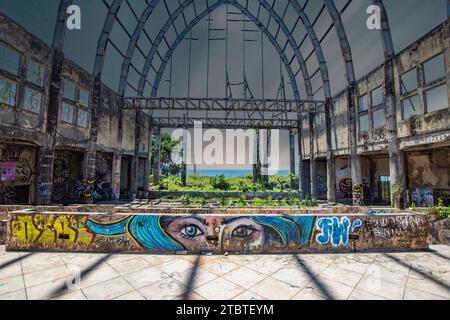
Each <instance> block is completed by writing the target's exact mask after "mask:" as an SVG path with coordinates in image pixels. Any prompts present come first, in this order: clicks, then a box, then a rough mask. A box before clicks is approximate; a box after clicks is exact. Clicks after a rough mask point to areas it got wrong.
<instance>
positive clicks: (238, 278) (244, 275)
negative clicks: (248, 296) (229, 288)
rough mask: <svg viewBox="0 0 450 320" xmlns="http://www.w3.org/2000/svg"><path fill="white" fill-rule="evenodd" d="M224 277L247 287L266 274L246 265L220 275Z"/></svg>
mask: <svg viewBox="0 0 450 320" xmlns="http://www.w3.org/2000/svg"><path fill="white" fill-rule="evenodd" d="M222 277H223V278H224V279H226V280H228V281H231V282H233V283H234V284H237V285H238V286H241V287H243V288H245V289H248V288H250V287H252V286H254V285H256V284H257V283H258V282H260V281H261V280H263V279H264V278H266V277H267V276H266V275H264V274H262V273H259V272H257V271H255V270H252V269H249V268H247V267H240V268H239V269H235V270H233V271H231V272H229V273H227V274H225V275H223V276H222Z"/></svg>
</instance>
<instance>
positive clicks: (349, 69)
mask: <svg viewBox="0 0 450 320" xmlns="http://www.w3.org/2000/svg"><path fill="white" fill-rule="evenodd" d="M123 1H124V0H113V2H112V4H111V5H110V6H109V8H108V14H107V17H106V19H105V22H104V25H103V28H102V32H101V34H100V37H99V40H98V43H97V51H96V57H95V64H94V70H93V74H94V76H95V77H96V78H97V79H100V78H101V74H102V71H103V66H104V60H105V52H106V48H107V45H108V41H109V37H110V33H111V31H112V28H113V26H114V23H115V21H116V20H117V13H118V12H119V10H120V7H121V5H122V4H123ZM193 1H194V0H186V1H184V2H183V4H181V3H180V6H179V7H178V8H177V9H176V11H175V12H173V13H172V15H171V16H170V17H169V19H168V21H167V22H166V24H165V25H164V27H163V28H162V29H161V30H160V33H159V34H158V37H157V39H156V40H155V42H154V43H152V49H151V51H150V53H149V55H148V56H147V57H146V63H145V66H144V70H143V72H142V73H141V79H140V81H139V88H138V95H142V94H143V91H144V88H145V83H146V80H147V77H148V72H149V71H150V67H151V62H152V60H153V57H154V56H155V54H156V53H157V49H158V46H159V44H160V43H161V40H162V39H163V37H164V35H165V33H166V32H167V31H168V29H169V28H170V26H171V25H172V24H173V21H174V20H173V18H174V17H175V18H176V16H178V15H179V14H180V13H182V12H183V10H184V8H185V7H187V6H188V5H190V4H191V3H192V2H193ZM323 1H324V4H325V7H326V8H327V10H328V12H329V14H330V17H331V19H332V21H333V25H334V28H335V30H336V33H337V35H338V39H339V43H340V46H341V51H342V56H343V59H344V63H345V70H346V77H347V85H348V88H352V94H351V97H349V98H350V99H354V98H355V96H354V94H355V92H354V85H355V81H356V79H355V72H354V65H353V60H352V54H351V48H350V44H349V41H348V38H347V35H346V31H345V27H344V25H343V23H342V20H341V16H340V13H339V12H338V10H337V8H336V6H335V4H334V1H333V0H323ZM258 2H259V3H260V5H261V6H262V7H263V8H264V9H266V10H267V11H268V12H269V14H270V16H271V17H272V18H273V19H274V20H275V21H276V22H277V23H278V25H279V27H280V28H281V30H282V32H283V33H284V34H285V36H286V38H287V42H288V43H289V44H290V46H291V47H292V49H293V51H294V55H295V57H296V59H297V61H298V62H299V65H300V70H301V73H302V77H303V80H304V84H305V89H306V93H307V95H308V98H309V99H311V98H312V96H313V93H312V87H311V82H310V78H309V74H308V70H307V68H306V62H305V59H304V58H303V56H302V54H301V52H300V50H299V46H298V45H297V43H296V41H295V39H294V38H293V36H292V33H291V32H290V31H289V30H288V28H287V26H286V24H285V23H284V22H283V19H282V18H281V17H280V16H279V15H278V14H277V13H276V11H275V10H274V9H273V5H272V6H271V5H270V4H269V3H268V2H267V1H266V0H258ZM350 2H351V0H350ZM72 3H73V1H72V0H61V1H60V4H59V8H58V18H57V21H56V24H55V31H54V36H53V48H54V49H56V50H59V51H62V50H63V47H64V38H65V29H66V28H65V22H66V18H67V12H66V11H67V8H68V7H69V6H70V5H71V4H72ZM158 3H159V0H152V1H151V2H150V3H148V6H147V8H146V9H145V10H144V11H143V13H142V15H141V17H140V19H139V20H138V23H137V26H136V28H135V30H134V32H133V35H132V36H131V38H130V42H129V44H128V48H127V52H126V55H125V57H124V61H123V64H122V69H121V76H120V82H119V89H118V92H119V94H120V95H122V96H123V95H124V92H125V87H126V84H127V78H128V72H129V68H130V64H131V60H132V58H133V54H134V52H135V47H136V44H137V41H138V40H139V37H140V35H141V33H142V32H143V30H144V27H145V25H146V23H147V22H148V20H149V17H150V15H151V13H152V12H153V10H154V8H155V7H156V6H157V4H158ZM227 3H229V4H231V5H234V6H235V7H236V8H237V9H239V10H240V11H241V12H243V13H244V14H245V15H246V16H247V18H249V19H250V20H252V21H253V22H254V23H255V24H256V25H257V26H258V27H259V28H260V29H261V31H262V32H263V33H264V34H265V35H266V37H267V38H268V39H269V41H270V42H271V43H272V45H273V46H274V47H275V49H276V51H277V52H278V54H279V55H280V58H281V59H282V61H283V64H284V65H285V68H286V70H287V73H288V75H289V78H290V81H291V85H292V88H293V93H294V96H295V98H296V99H300V93H299V90H298V83H297V80H296V76H295V74H294V72H293V70H292V67H291V62H292V60H291V62H289V60H288V58H287V57H286V54H285V53H284V50H285V49H282V48H281V47H280V45H279V44H278V42H277V40H276V37H274V36H273V35H272V34H271V33H270V32H269V30H268V28H266V27H265V26H264V25H263V24H262V23H261V22H260V21H259V20H258V18H256V17H255V16H254V15H253V14H252V13H251V12H250V11H249V10H248V9H247V8H246V7H243V6H242V5H241V4H239V3H238V2H237V0H217V2H216V3H214V4H212V5H211V4H209V3H208V2H207V9H206V10H205V11H204V12H202V13H201V14H200V15H197V16H196V18H195V19H193V20H192V21H191V22H190V23H189V25H186V28H185V30H183V32H181V33H180V34H179V35H178V37H177V39H176V40H175V41H174V43H173V44H172V46H171V47H170V48H169V50H168V51H167V52H166V54H165V57H164V58H163V61H162V62H161V65H160V67H159V70H158V72H157V73H156V77H155V80H154V84H153V87H152V94H151V95H152V96H156V93H157V89H158V87H159V84H160V82H161V79H162V75H163V73H164V70H165V67H166V65H167V61H169V59H170V57H171V56H172V54H173V51H174V50H175V48H176V47H177V46H178V45H179V43H180V42H181V41H182V39H183V38H184V37H185V36H186V35H187V33H188V32H189V30H191V29H192V28H193V27H194V26H195V25H196V24H197V23H198V22H199V21H200V20H201V19H202V18H203V17H204V16H206V15H207V14H209V13H211V12H212V11H214V10H215V9H216V8H217V7H219V6H220V5H222V4H227ZM372 3H373V4H374V5H377V6H378V7H379V8H380V9H381V22H382V29H381V32H380V34H381V40H382V43H383V48H384V54H385V61H386V62H389V61H391V60H392V58H393V57H394V55H395V51H394V46H393V41H392V35H391V31H390V28H389V22H388V17H387V14H386V10H385V7H384V4H383V1H382V0H372ZM290 4H291V5H292V7H293V8H294V10H295V11H296V12H297V14H298V15H299V17H300V19H301V21H302V23H303V25H304V27H305V29H306V31H307V34H308V36H309V38H310V40H311V42H312V44H313V47H314V51H315V54H316V58H317V61H318V63H319V68H320V72H321V78H322V82H323V89H324V95H325V98H326V100H327V101H329V103H328V107H330V106H331V102H330V101H331V98H332V97H331V90H330V84H329V81H330V80H329V74H328V68H327V64H326V61H325V58H324V55H323V52H322V48H321V42H320V41H319V40H318V38H317V36H316V33H315V31H314V28H313V26H312V25H311V23H310V21H309V18H308V16H307V14H306V13H305V11H304V9H303V8H302V6H301V5H300V4H299V3H298V1H297V0H292V1H290ZM385 73H386V74H385V78H386V81H391V80H390V79H393V66H392V61H391V64H390V65H389V66H386V67H385ZM387 85H389V86H390V85H391V83H389V84H387ZM391 90H393V88H392V89H391ZM387 94H389V93H388V92H387ZM391 95H394V96H395V92H391ZM352 103H356V101H351V102H350V101H349V104H352ZM394 110H395V102H394ZM327 120H328V121H329V119H327ZM299 121H301V118H299ZM354 121H356V119H354ZM327 125H328V126H329V124H327ZM355 129H356V128H355ZM327 144H328V141H327ZM330 148H331V145H328V149H329V150H330ZM353 156H354V154H353V152H352V157H353Z"/></svg>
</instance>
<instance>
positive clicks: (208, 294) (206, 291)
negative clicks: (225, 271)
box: [195, 278, 244, 300]
mask: <svg viewBox="0 0 450 320" xmlns="http://www.w3.org/2000/svg"><path fill="white" fill-rule="evenodd" d="M195 292H196V293H198V294H200V295H201V296H203V297H205V298H206V299H208V300H230V299H233V298H234V297H236V296H238V295H239V294H241V293H242V292H244V289H243V288H242V287H239V286H237V285H235V284H234V283H232V282H230V281H228V280H225V279H223V278H217V279H215V280H213V281H210V282H208V283H206V284H204V285H203V286H200V287H198V288H197V289H195Z"/></svg>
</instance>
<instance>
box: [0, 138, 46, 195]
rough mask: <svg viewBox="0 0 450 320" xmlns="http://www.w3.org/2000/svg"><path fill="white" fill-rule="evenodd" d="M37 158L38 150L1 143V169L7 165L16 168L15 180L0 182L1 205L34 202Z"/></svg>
mask: <svg viewBox="0 0 450 320" xmlns="http://www.w3.org/2000/svg"><path fill="white" fill-rule="evenodd" d="M36 157H37V148H33V147H30V146H17V145H13V144H2V143H0V168H3V164H5V163H9V164H13V165H14V166H15V170H14V179H11V180H9V181H1V182H0V204H7V203H28V202H33V200H34V194H35V189H34V188H35V183H36V177H37V174H36ZM11 178H13V177H11Z"/></svg>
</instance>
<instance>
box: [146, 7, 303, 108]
mask: <svg viewBox="0 0 450 320" xmlns="http://www.w3.org/2000/svg"><path fill="white" fill-rule="evenodd" d="M227 3H228V4H231V5H233V6H235V7H236V8H237V9H239V10H240V11H241V12H243V13H244V14H245V15H246V16H247V17H248V18H249V19H250V20H252V21H253V22H254V23H255V24H256V25H257V26H258V27H259V28H260V29H261V31H262V32H263V33H264V34H265V35H266V37H267V38H268V39H269V41H270V42H271V44H272V45H273V46H274V48H275V50H276V51H277V53H278V54H279V55H280V58H281V59H282V61H283V64H284V66H285V67H286V71H287V72H288V75H289V79H290V81H291V85H292V89H293V93H294V97H295V98H296V99H300V93H299V90H298V86H297V80H296V78H295V75H294V72H293V71H292V68H291V66H290V64H289V60H288V59H287V57H286V54H285V53H284V52H283V50H282V49H281V47H280V45H279V44H278V43H277V41H276V40H275V38H274V37H273V35H272V34H271V33H270V32H269V31H268V30H267V29H266V28H265V26H264V25H263V24H262V23H261V22H260V21H259V20H258V19H257V18H256V17H255V16H254V15H253V14H251V13H250V12H249V11H248V10H247V9H246V8H244V7H242V6H241V5H240V4H239V3H237V1H234V0H217V1H216V2H215V3H214V4H210V5H209V6H208V7H207V8H206V9H205V10H204V11H203V12H202V13H200V14H198V16H197V17H196V18H195V19H193V20H192V21H191V22H190V23H189V24H188V26H187V27H186V28H185V29H184V30H183V31H182V32H181V33H180V34H179V35H178V37H177V39H176V40H175V41H174V43H173V45H172V46H171V48H170V49H169V50H168V51H167V52H166V55H165V56H164V58H163V61H162V63H161V65H160V67H159V70H158V72H157V74H156V77H155V80H154V82H153V86H152V93H151V96H152V97H155V96H156V94H157V90H158V87H159V84H160V82H161V79H162V76H163V73H164V70H165V67H166V65H167V63H168V61H169V60H170V57H171V56H172V54H173V52H174V50H175V48H176V47H177V46H178V45H179V43H180V42H181V41H182V40H183V39H184V38H185V37H186V35H187V34H188V32H189V31H190V30H191V29H192V28H193V27H194V26H195V25H196V24H197V23H198V22H199V21H200V20H201V19H203V18H204V17H205V16H206V15H208V14H209V13H211V12H213V11H214V10H215V9H217V8H218V7H219V6H221V5H223V4H227ZM155 52H156V51H155ZM148 58H149V59H147V61H148V63H147V61H146V65H145V67H144V70H143V73H142V75H141V81H140V83H139V90H138V95H142V93H143V91H144V85H145V80H146V77H147V74H148V72H149V69H150V59H151V58H152V57H150V56H149V57H148Z"/></svg>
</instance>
